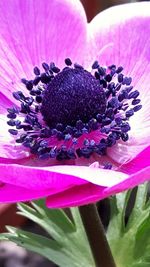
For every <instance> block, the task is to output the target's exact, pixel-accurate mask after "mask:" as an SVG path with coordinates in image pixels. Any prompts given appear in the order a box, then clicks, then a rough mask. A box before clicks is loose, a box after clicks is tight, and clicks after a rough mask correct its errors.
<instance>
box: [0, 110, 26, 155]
mask: <svg viewBox="0 0 150 267" xmlns="http://www.w3.org/2000/svg"><path fill="white" fill-rule="evenodd" d="M7 121H8V118H7V117H6V115H1V114H0V125H1V130H0V156H1V157H2V158H7V159H22V158H25V157H27V156H29V152H28V151H27V149H25V148H24V147H22V146H21V145H20V144H17V143H16V141H15V138H16V136H15V137H14V136H13V135H11V134H10V133H9V132H8V129H10V128H11V127H10V126H8V125H7Z"/></svg>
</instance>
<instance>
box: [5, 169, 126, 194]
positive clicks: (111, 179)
mask: <svg viewBox="0 0 150 267" xmlns="http://www.w3.org/2000/svg"><path fill="white" fill-rule="evenodd" d="M0 169H1V176H0V181H1V182H3V183H9V184H12V185H16V186H22V187H25V188H30V189H31V190H43V189H48V188H49V189H55V188H56V189H58V190H59V189H60V188H62V189H63V188H64V189H66V188H70V187H74V186H75V185H82V184H85V183H87V181H88V182H91V183H93V184H96V185H100V186H113V185H115V184H118V183H119V182H120V181H123V180H124V179H126V178H127V177H128V175H126V174H124V173H121V172H116V171H112V170H105V169H99V168H90V167H85V166H82V167H81V166H79V167H78V166H69V165H68V166H67V165H63V166H60V165H58V166H53V167H29V166H21V165H17V164H0Z"/></svg>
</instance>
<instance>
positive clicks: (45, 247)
mask: <svg viewBox="0 0 150 267" xmlns="http://www.w3.org/2000/svg"><path fill="white" fill-rule="evenodd" d="M18 208H19V212H18V213H19V214H21V215H22V216H25V217H27V218H28V219H30V220H32V221H33V222H35V223H37V224H38V225H40V226H41V227H42V228H43V229H44V230H45V231H46V232H47V234H48V238H47V237H43V236H40V235H37V234H33V233H29V232H26V231H22V230H18V229H16V228H14V227H10V226H9V227H7V229H8V231H9V233H6V234H1V235H0V239H1V240H3V239H5V240H11V241H13V242H15V243H16V244H18V245H20V246H23V247H25V248H26V249H29V250H31V251H34V252H37V253H39V254H41V255H42V256H44V257H46V258H48V259H49V260H51V261H53V262H54V263H56V264H57V265H59V266H60V267H85V266H86V267H95V264H94V260H93V257H92V253H91V250H90V247H89V243H88V241H87V237H86V234H85V230H84V227H83V225H82V221H81V218H80V214H79V212H78V209H76V208H74V209H71V212H70V216H69V217H68V216H67V215H66V213H65V212H64V211H63V210H62V209H48V208H46V206H45V204H44V201H43V200H39V201H36V202H32V207H31V206H28V205H26V204H23V203H21V204H18Z"/></svg>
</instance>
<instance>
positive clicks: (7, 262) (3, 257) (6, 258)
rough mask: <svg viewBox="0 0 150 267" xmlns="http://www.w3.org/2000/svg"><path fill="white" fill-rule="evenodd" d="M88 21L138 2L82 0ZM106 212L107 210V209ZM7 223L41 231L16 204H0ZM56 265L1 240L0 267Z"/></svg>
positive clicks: (1, 227) (0, 217)
mask: <svg viewBox="0 0 150 267" xmlns="http://www.w3.org/2000/svg"><path fill="white" fill-rule="evenodd" d="M49 1H50V0H49ZM74 1H75V0H74ZM81 2H82V4H83V6H84V8H85V11H86V14H87V19H88V22H90V21H91V20H92V18H93V17H94V16H95V15H96V14H98V13H99V12H101V11H102V10H104V9H106V8H108V7H111V6H114V5H119V4H124V3H131V2H138V1H134V0H132V1H125V0H81ZM104 205H105V201H104V202H103V203H102V207H101V206H100V207H99V209H100V213H101V217H102V219H103V221H104V224H107V222H106V221H105V218H106V216H105V218H104V216H103V210H104ZM105 213H106V210H105ZM5 225H11V226H16V227H22V228H23V229H25V230H28V231H32V232H35V233H41V234H44V233H42V232H41V229H38V227H37V226H35V225H34V224H32V223H31V222H29V221H27V220H25V219H24V218H22V217H20V216H18V215H16V206H15V205H11V204H0V232H4V231H6V230H5ZM39 266H42V267H54V266H55V267H56V265H54V264H53V263H50V262H49V261H47V260H45V259H43V258H42V257H41V256H39V255H36V254H34V253H31V252H28V251H26V250H24V249H23V248H19V247H17V246H16V245H15V244H13V243H12V242H4V241H3V242H0V267H39Z"/></svg>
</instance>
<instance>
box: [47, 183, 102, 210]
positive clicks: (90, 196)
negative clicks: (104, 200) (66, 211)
mask: <svg viewBox="0 0 150 267" xmlns="http://www.w3.org/2000/svg"><path fill="white" fill-rule="evenodd" d="M103 190H104V187H100V186H96V185H94V184H91V183H88V184H85V185H82V186H76V187H73V188H71V189H68V190H66V191H64V192H62V193H59V194H56V195H52V196H48V197H47V199H46V205H47V207H48V208H65V207H75V206H81V205H86V204H89V203H93V202H96V201H97V200H99V199H100V196H101V194H102V193H103Z"/></svg>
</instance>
